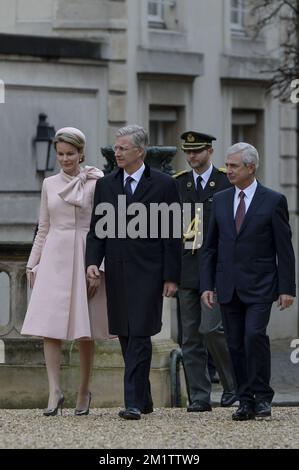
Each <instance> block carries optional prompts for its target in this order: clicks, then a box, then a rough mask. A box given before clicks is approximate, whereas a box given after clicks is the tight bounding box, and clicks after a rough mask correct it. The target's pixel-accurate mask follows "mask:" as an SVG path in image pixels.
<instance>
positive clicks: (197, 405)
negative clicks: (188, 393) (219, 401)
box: [187, 400, 212, 412]
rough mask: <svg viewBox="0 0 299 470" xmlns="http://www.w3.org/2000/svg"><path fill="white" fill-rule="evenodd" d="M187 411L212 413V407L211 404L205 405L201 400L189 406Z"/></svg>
mask: <svg viewBox="0 0 299 470" xmlns="http://www.w3.org/2000/svg"><path fill="white" fill-rule="evenodd" d="M187 411H189V412H192V411H193V412H202V411H212V407H211V405H210V404H209V403H204V402H201V401H199V400H195V401H193V402H192V403H191V404H190V405H189V406H188V408H187Z"/></svg>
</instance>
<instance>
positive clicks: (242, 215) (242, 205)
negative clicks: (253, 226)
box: [235, 191, 246, 233]
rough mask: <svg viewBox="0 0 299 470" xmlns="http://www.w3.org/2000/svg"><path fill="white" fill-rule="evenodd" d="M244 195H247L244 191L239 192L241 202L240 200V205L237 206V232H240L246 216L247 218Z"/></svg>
mask: <svg viewBox="0 0 299 470" xmlns="http://www.w3.org/2000/svg"><path fill="white" fill-rule="evenodd" d="M244 197H245V193H243V191H240V193H239V198H240V202H239V205H238V207H237V211H236V217H235V224H236V230H237V233H239V232H240V228H241V226H242V223H243V221H244V218H245V213H246V208H245V201H244Z"/></svg>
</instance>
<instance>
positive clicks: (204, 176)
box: [193, 164, 213, 189]
mask: <svg viewBox="0 0 299 470" xmlns="http://www.w3.org/2000/svg"><path fill="white" fill-rule="evenodd" d="M212 171H213V165H212V164H211V166H210V168H208V169H207V170H206V171H205V172H204V173H203V174H202V175H199V174H198V173H196V171H194V170H193V178H194V185H195V188H197V178H198V177H199V176H201V182H200V184H201V185H202V189H205V186H206V184H207V182H208V181H209V178H210V176H211V173H212Z"/></svg>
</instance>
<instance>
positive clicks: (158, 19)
mask: <svg viewBox="0 0 299 470" xmlns="http://www.w3.org/2000/svg"><path fill="white" fill-rule="evenodd" d="M150 5H155V6H156V7H157V14H156V15H150V14H149V13H148V15H147V20H148V22H149V23H163V24H164V5H165V2H164V0H148V2H147V9H148V11H149V6H150Z"/></svg>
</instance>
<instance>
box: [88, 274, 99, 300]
mask: <svg viewBox="0 0 299 470" xmlns="http://www.w3.org/2000/svg"><path fill="white" fill-rule="evenodd" d="M100 284H101V276H100V277H98V278H96V279H93V278H89V277H87V297H88V299H91V298H92V297H93V296H94V295H95V293H96V291H97V289H98V288H99V287H100Z"/></svg>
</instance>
